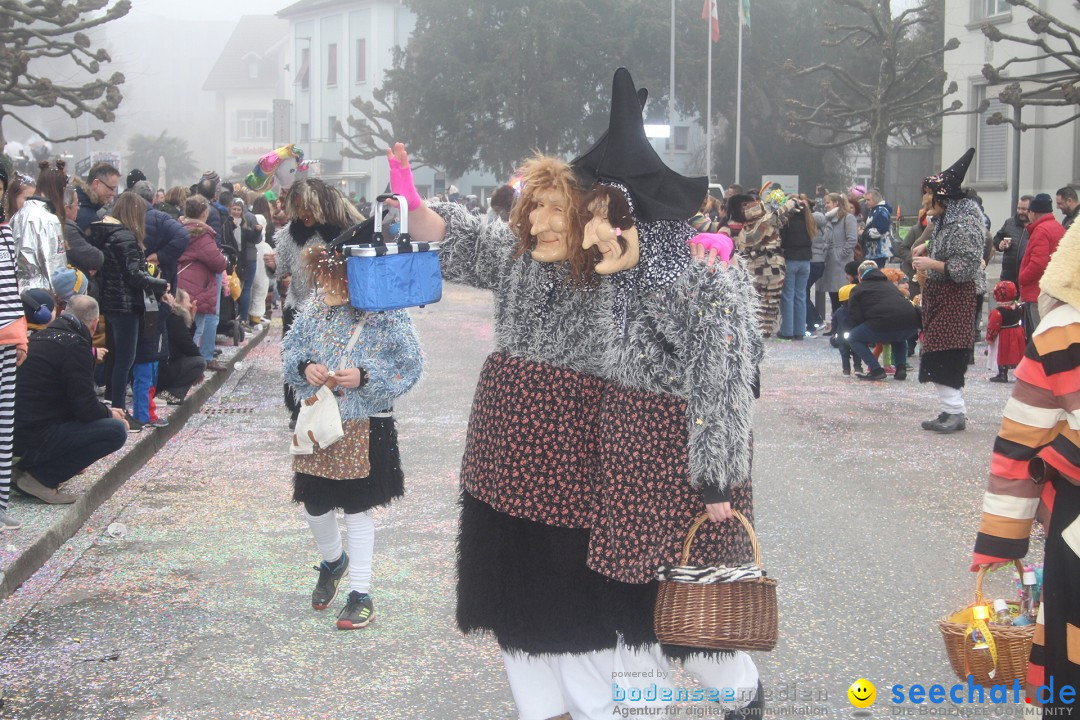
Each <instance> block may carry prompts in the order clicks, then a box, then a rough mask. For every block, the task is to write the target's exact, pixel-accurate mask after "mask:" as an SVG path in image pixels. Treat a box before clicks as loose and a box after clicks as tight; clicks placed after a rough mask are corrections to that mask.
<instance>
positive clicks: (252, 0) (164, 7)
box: [131, 0, 295, 20]
mask: <svg viewBox="0 0 1080 720" xmlns="http://www.w3.org/2000/svg"><path fill="white" fill-rule="evenodd" d="M293 2H295V0H227V2H222V0H184V2H176V0H138V2H134V3H132V8H131V14H133V15H136V14H137V15H163V16H165V17H191V16H193V15H200V14H201V15H205V16H206V17H207V18H212V19H214V20H236V19H237V18H239V17H240V16H241V15H272V14H274V13H276V12H277V11H278V10H281V9H282V8H285V7H288V6H289V5H292V4H293Z"/></svg>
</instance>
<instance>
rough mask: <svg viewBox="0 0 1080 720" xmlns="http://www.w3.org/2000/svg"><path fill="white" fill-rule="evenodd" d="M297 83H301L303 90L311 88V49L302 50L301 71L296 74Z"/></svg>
mask: <svg viewBox="0 0 1080 720" xmlns="http://www.w3.org/2000/svg"><path fill="white" fill-rule="evenodd" d="M296 81H297V82H298V83H300V89H301V90H307V89H308V88H309V87H311V48H301V50H300V70H299V71H298V72H297V73H296Z"/></svg>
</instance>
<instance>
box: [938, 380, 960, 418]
mask: <svg viewBox="0 0 1080 720" xmlns="http://www.w3.org/2000/svg"><path fill="white" fill-rule="evenodd" d="M934 387H935V388H937V393H938V400H939V402H940V403H941V412H946V413H949V414H950V415H962V414H966V413H967V405H965V404H964V391H963V390H960V389H958V388H952V387H949V386H948V385H941V384H940V383H934Z"/></svg>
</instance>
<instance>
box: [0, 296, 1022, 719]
mask: <svg viewBox="0 0 1080 720" xmlns="http://www.w3.org/2000/svg"><path fill="white" fill-rule="evenodd" d="M490 309H491V302H490V299H489V298H488V297H487V296H486V295H485V294H482V293H478V292H475V291H471V290H465V289H462V288H459V287H453V286H451V287H448V288H447V291H446V293H445V296H444V300H443V302H441V303H439V304H438V305H434V306H431V307H429V308H426V309H423V310H418V311H415V312H414V318H415V319H416V321H417V325H418V329H419V332H420V335H421V338H422V341H423V343H424V348H425V351H426V353H427V360H428V372H427V374H426V376H425V378H424V380H423V381H422V382H421V383H420V385H419V386H417V388H415V389H414V390H413V392H412V393H411V394H410V396H409V397H408V398H407V399H406V400H405V401H404V402H401V403H400V404H399V405H398V407H397V409H396V410H397V412H396V414H397V418H398V423H399V430H400V433H401V443H402V455H403V460H404V463H405V470H406V496H405V498H404V500H403V501H401V502H399V503H397V504H395V505H394V506H393V507H391V508H390V509H387V510H382V511H379V512H378V513H377V514H376V526H377V535H376V549H375V568H374V583H373V595H374V598H375V603H376V617H377V619H376V621H375V622H374V623H373V625H372V626H371V627H370V628H368V629H366V630H363V631H356V632H340V631H337V630H335V629H334V625H333V619H334V615H333V613H335V612H336V611H337V609H339V607H340V604H341V602H342V600H341V598H339V599H338V600H337V601H335V605H334V607H333V609H332V610H331V611H327V612H324V613H316V612H314V611H312V610H311V608H310V605H309V601H308V598H309V594H310V591H311V588H312V586H313V583H314V580H315V578H316V573H315V572H314V571H313V570H312V569H311V566H312V565H314V564H315V563H316V562H317V556H316V552H315V547H314V543H313V542H312V539H311V537H310V533H309V531H308V529H307V527H306V525H305V523H304V522H303V519H302V517H301V515H300V511H299V510H298V508H296V507H295V506H294V505H292V504H291V502H290V501H289V493H290V469H289V456H288V453H287V442H288V430H287V426H286V414H285V411H284V409H283V406H282V403H281V397H280V396H281V390H280V364H279V356H278V351H279V341H278V338H279V331H278V329H277V328H274V329H272V331H271V334H270V336H269V338H268V339H267V341H265V342H264V343H263V344H262V345H260V346H258V347H257V348H255V349H254V350H253V352H252V353H251V355H249V356H248V358H247V360H246V361H245V362H244V367H243V369H242V370H241V371H238V372H237V373H236V374H235V376H234V377H233V378H232V380H231V381H230V382H229V383H227V384H226V386H225V387H224V388H223V389H222V390H221V391H220V392H219V393H218V395H217V396H216V397H215V398H213V399H212V400H211V401H210V402H209V403H208V404H207V405H206V407H205V408H204V411H203V413H202V414H200V415H198V416H196V417H194V418H193V419H192V421H191V422H190V423H189V424H188V426H187V428H185V430H184V431H183V432H181V433H180V434H179V435H177V436H176V437H175V438H174V439H173V440H172V441H170V442H169V443H168V445H167V446H166V447H165V448H164V450H162V451H161V452H159V454H158V455H157V456H156V457H155V458H154V459H153V460H152V461H151V462H150V463H149V464H148V465H147V466H146V467H145V468H144V469H143V470H142V471H140V472H139V473H138V474H136V475H135V476H133V477H132V478H131V479H130V480H129V481H128V482H127V483H126V484H125V485H124V487H123V488H121V490H120V491H119V492H118V493H117V494H116V495H115V496H114V497H113V498H112V499H111V500H109V501H108V502H106V503H105V504H104V505H103V506H102V507H101V508H99V510H98V511H97V513H96V514H95V515H94V516H93V517H92V518H91V520H90V521H89V523H88V524H87V526H86V527H85V528H84V530H83V531H82V532H80V533H79V534H78V535H77V536H76V537H75V538H73V539H72V540H71V541H70V542H69V543H67V544H66V545H65V546H64V548H63V549H62V550H61V551H59V552H58V553H57V554H56V555H55V556H54V557H53V558H52V560H51V561H50V562H49V563H48V564H47V565H46V566H45V567H44V568H43V569H42V570H41V571H39V572H38V573H37V574H36V575H35V577H34V578H33V579H32V580H31V581H29V582H28V583H26V584H25V585H24V586H23V587H22V588H21V589H20V590H19V591H18V592H17V593H15V594H14V595H13V596H12V597H11V598H9V599H8V600H6V601H3V603H2V604H0V632H3V633H5V635H4V637H3V640H2V643H0V685H3V686H4V688H5V690H6V693H7V697H6V702H5V705H4V708H3V710H0V717H3V718H7V717H11V718H20V719H26V720H29V719H32V718H42V719H45V718H48V719H50V720H53V719H63V720H68V719H71V720H90V719H99V718H100V719H102V720H105V719H108V720H128V719H131V720H150V719H151V718H154V719H159V720H166V719H169V720H189V719H191V720H194V719H203V718H206V719H210V718H214V719H217V718H282V719H284V718H289V719H294V718H334V719H338V718H350V719H351V718H378V719H382V718H398V717H409V718H425V719H426V718H432V719H435V718H440V719H441V718H446V719H449V720H455V719H458V718H460V719H463V720H464V719H472V718H484V719H487V718H497V719H500V720H501V719H503V718H511V717H514V716H515V713H514V706H513V703H512V701H511V699H510V696H509V693H508V691H507V689H506V685H505V681H504V679H503V675H502V666H501V662H500V660H499V657H498V653H497V652H496V648H495V645H494V643H493V642H492V641H489V640H486V639H465V638H462V637H461V636H460V635H459V634H458V632H457V631H456V630H455V628H454V625H453V606H454V597H453V587H454V544H453V538H454V533H455V527H456V519H457V515H456V509H455V507H456V505H455V501H456V497H457V479H456V478H457V466H458V462H459V460H460V457H461V451H462V448H463V444H464V436H465V426H466V421H467V418H468V410H469V403H470V401H471V397H472V392H473V388H474V385H475V381H476V376H477V373H478V371H479V368H480V365H481V363H482V361H483V359H484V357H485V355H486V354H487V353H488V352H489V350H490V348H491V345H492V333H491V324H490ZM768 350H769V355H768V360H767V363H766V366H765V368H764V378H763V384H764V394H763V397H762V399H761V400H760V401H759V404H758V406H757V415H756V419H755V427H756V448H757V449H756V457H755V472H754V477H755V496H756V502H757V521H758V527H759V535H760V537H761V541H762V547H763V551H764V553H765V564H766V566H767V568H768V570H769V572H770V573H771V574H772V575H773V576H774V577H775V578H777V579H778V581H779V594H780V610H781V640H780V644H779V646H778V647H777V648H776V649H775V650H774V651H773V652H772V653H766V654H761V655H759V657H758V659H759V662H760V664H761V667H762V669H763V674H764V680H765V683H766V686H767V687H769V688H771V689H773V690H774V691H775V690H779V689H782V688H785V687H786V688H787V689H788V691H789V692H788V695H792V694H795V695H798V697H799V698H800V699H799V700H798V701H791V700H784V699H776V700H774V701H773V702H771V703H770V705H771V706H772V707H773V708H774V709H776V712H778V713H779V712H781V710H780V708H782V707H786V706H790V705H808V706H810V707H811V708H814V709H815V710H814V711H815V712H824V713H825V714H829V715H833V716H845V717H846V716H848V715H849V713H850V712H851V709H852V708H851V705H850V704H849V703H848V700H847V697H846V691H847V687H848V686H849V685H850V684H851V683H852V682H853V681H854V680H856V679H857V678H859V677H865V678H867V679H868V680H870V681H871V682H873V683H875V684H876V685H877V687H878V695H879V701H878V705H877V706H876V708H875V711H874V715H875V716H878V717H885V716H886V715H887V714H888V708H887V707H886V706H885V701H886V699H887V698H888V692H887V688H888V687H890V686H892V685H893V684H895V683H901V684H904V685H910V684H912V683H916V682H920V683H922V684H924V685H928V684H932V683H935V682H942V683H948V684H951V683H952V682H955V680H954V679H953V678H952V675H951V672H950V671H949V668H948V664H947V661H946V659H945V654H944V650H943V647H942V643H941V639H940V636H939V634H938V630H937V626H936V621H937V619H938V618H939V617H940V616H941V615H942V614H944V613H945V612H946V611H948V610H951V609H955V608H956V607H959V606H961V605H964V604H966V603H967V602H969V601H970V598H971V595H972V592H973V587H974V576H973V575H971V574H970V573H968V572H967V564H968V558H969V551H970V547H971V544H972V541H973V538H974V531H975V523H976V520H977V515H978V508H979V502H980V500H981V494H982V486H983V483H984V481H985V476H986V471H987V467H988V463H989V453H990V445H991V440H992V437H993V435H994V432H995V431H996V429H997V424H998V420H999V417H1000V411H1001V407H1002V405H1003V403H1004V401H1005V398H1006V397H1007V393H1008V390H1007V388H1005V387H1002V386H999V385H993V384H990V383H987V382H985V380H983V379H982V378H983V375H984V373H982V372H976V373H972V376H970V377H969V383H970V387H969V392H968V394H967V395H968V402H969V417H970V420H969V425H968V430H967V432H965V433H962V434H960V435H955V436H944V437H943V436H937V435H931V434H928V433H925V432H923V431H921V430H920V429H919V428H918V423H919V421H921V420H923V419H926V418H929V417H931V416H933V415H935V414H936V413H937V406H936V399H935V397H934V393H933V391H932V389H931V388H929V387H927V386H920V385H919V384H918V383H917V382H915V381H914V376H915V374H916V373H912V376H911V377H912V379H911V380H908V381H907V382H904V383H900V382H894V381H892V380H891V379H890V380H889V381H888V382H885V383H876V384H869V383H863V382H859V381H856V380H854V379H850V378H844V377H842V376H841V374H840V363H839V357H838V355H837V354H836V352H835V351H834V350H832V349H831V348H829V347H828V344H827V342H826V341H825V340H823V339H815V340H810V341H806V342H803V343H792V342H781V341H770V342H769V345H768ZM981 362H982V358H981V356H980V363H981ZM113 522H120V523H123V524H124V525H125V526H126V528H127V532H126V534H125V535H123V536H122V537H111V536H110V535H109V534H107V533H106V527H107V526H108V525H109V524H110V523H113ZM0 540H2V539H0ZM1007 585H1008V583H1007V581H1006V580H1005V578H992V579H991V580H990V581H989V582H988V587H989V588H991V590H992V589H993V588H999V589H1000V590H1001V591H1002V593H1003V592H1004V590H1005V588H1006V587H1007ZM684 681H685V683H689V682H690V681H689V680H685V679H684ZM681 682H682V681H681ZM793 690H794V691H795V692H792V691H793ZM691 709H692V708H691V707H690V706H687V707H685V708H684V709H683V711H681V712H685V715H684V716H687V717H689V716H690V711H691ZM699 709H700V708H699ZM961 714H963V713H961ZM672 716H673V715H672Z"/></svg>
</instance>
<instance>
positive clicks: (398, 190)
mask: <svg viewBox="0 0 1080 720" xmlns="http://www.w3.org/2000/svg"><path fill="white" fill-rule="evenodd" d="M387 160H388V161H389V163H390V192H392V193H394V194H395V195H402V196H404V198H405V202H407V203H408V204H409V211H410V212H411V211H413V210H416V209H417V208H419V207H420V206H421V205H423V204H424V201H423V200H421V199H420V193H418V192H416V183H415V182H414V181H413V176H412V168H411V167H408V166H405V167H403V166H402V165H401V163H400V162H398V159H397V158H396V157H394V156H393V155H390V156H389V157H388V158H387Z"/></svg>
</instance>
